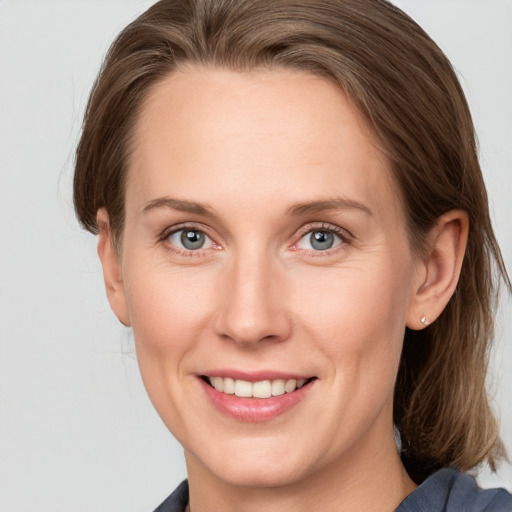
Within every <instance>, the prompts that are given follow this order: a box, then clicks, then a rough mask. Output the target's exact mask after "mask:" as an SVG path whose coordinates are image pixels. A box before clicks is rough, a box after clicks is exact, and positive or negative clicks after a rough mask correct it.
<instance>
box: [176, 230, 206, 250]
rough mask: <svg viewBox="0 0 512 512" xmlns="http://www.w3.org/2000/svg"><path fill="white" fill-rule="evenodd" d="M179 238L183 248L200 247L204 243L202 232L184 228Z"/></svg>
mask: <svg viewBox="0 0 512 512" xmlns="http://www.w3.org/2000/svg"><path fill="white" fill-rule="evenodd" d="M180 239H181V243H182V244H183V247H185V249H201V247H202V246H203V244H204V233H201V231H187V230H185V231H183V232H182V233H181V237H180Z"/></svg>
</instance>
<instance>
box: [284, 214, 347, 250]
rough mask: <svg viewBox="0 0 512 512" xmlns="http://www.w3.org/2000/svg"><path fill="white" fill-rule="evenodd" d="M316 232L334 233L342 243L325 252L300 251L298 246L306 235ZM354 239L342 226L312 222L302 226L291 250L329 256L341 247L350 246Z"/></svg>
mask: <svg viewBox="0 0 512 512" xmlns="http://www.w3.org/2000/svg"><path fill="white" fill-rule="evenodd" d="M315 231H327V232H331V233H334V234H335V235H337V236H338V237H339V238H340V239H341V241H342V243H341V244H339V245H337V246H335V247H332V248H330V249H326V250H324V251H311V250H309V249H300V248H299V247H298V244H299V242H300V241H301V240H302V238H303V237H304V236H305V235H307V234H308V233H313V232H315ZM353 238H354V237H353V235H352V233H350V232H349V231H348V230H346V229H344V228H341V227H340V226H337V225H336V224H330V223H328V222H310V223H308V224H306V225H304V226H302V227H301V228H300V229H299V230H298V231H297V233H296V235H295V237H294V240H295V241H294V242H293V244H292V245H291V247H290V249H291V250H293V251H299V250H301V251H305V252H312V253H316V254H317V255H320V254H325V255H327V254H329V253H331V252H333V251H336V250H337V249H338V250H339V248H340V247H342V246H344V245H346V244H349V243H350V242H351V241H352V239H353Z"/></svg>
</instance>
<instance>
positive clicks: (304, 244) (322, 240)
mask: <svg viewBox="0 0 512 512" xmlns="http://www.w3.org/2000/svg"><path fill="white" fill-rule="evenodd" d="M342 243H343V240H342V238H341V237H340V236H339V235H337V234H336V233H334V232H333V231H329V230H325V229H319V230H316V231H310V232H309V233H306V234H305V235H304V236H303V237H302V238H301V239H300V240H299V243H298V246H299V247H300V248H301V249H306V250H313V251H327V250H328V249H332V248H333V247H336V246H338V245H341V244H342Z"/></svg>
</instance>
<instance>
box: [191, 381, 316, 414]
mask: <svg viewBox="0 0 512 512" xmlns="http://www.w3.org/2000/svg"><path fill="white" fill-rule="evenodd" d="M198 380H199V382H200V384H201V385H202V387H203V389H204V392H205V393H206V396H207V397H208V398H209V400H210V401H211V402H212V404H213V405H214V406H215V407H216V408H217V409H218V410H219V411H220V412H221V413H223V414H225V415H226V416H230V417H231V418H235V419H237V420H242V421H249V422H258V421H269V420H271V419H273V418H276V417H277V416H280V415H281V414H284V413H285V412H286V411H288V410H290V409H291V408H292V407H294V406H295V405H297V404H298V403H299V402H301V401H302V400H303V399H304V397H305V396H306V395H307V393H309V391H310V390H311V388H312V386H313V385H314V383H315V382H316V380H313V381H311V382H309V383H308V384H306V385H304V386H303V387H301V388H299V389H296V390H295V391H292V392H291V393H285V394H284V395H280V396H272V397H270V398H240V397H238V396H236V395H228V394H226V393H221V392H220V391H217V390H216V389H215V388H213V387H211V386H210V385H209V384H207V383H206V382H205V381H204V380H203V379H202V378H198Z"/></svg>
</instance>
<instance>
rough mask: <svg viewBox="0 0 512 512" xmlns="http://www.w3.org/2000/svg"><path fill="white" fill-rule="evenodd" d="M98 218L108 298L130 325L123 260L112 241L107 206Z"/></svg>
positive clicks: (123, 319) (100, 249)
mask: <svg viewBox="0 0 512 512" xmlns="http://www.w3.org/2000/svg"><path fill="white" fill-rule="evenodd" d="M96 220H97V223H98V228H99V233H98V256H99V258H100V260H101V266H102V268H103V280H104V282H105V291H106V292H107V298H108V301H109V304H110V307H111V308H112V311H113V312H114V314H115V315H116V316H117V318H118V319H119V321H120V322H121V323H122V324H123V325H125V326H127V327H128V326H129V325H130V319H129V315H128V309H127V306H126V298H125V294H124V283H123V275H122V271H121V262H120V259H119V255H118V253H117V251H116V250H115V249H114V246H113V243H112V236H111V231H110V221H109V217H108V213H107V211H106V210H105V208H100V209H99V210H98V213H97V216H96Z"/></svg>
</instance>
